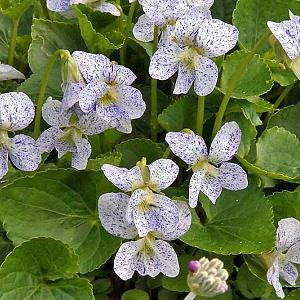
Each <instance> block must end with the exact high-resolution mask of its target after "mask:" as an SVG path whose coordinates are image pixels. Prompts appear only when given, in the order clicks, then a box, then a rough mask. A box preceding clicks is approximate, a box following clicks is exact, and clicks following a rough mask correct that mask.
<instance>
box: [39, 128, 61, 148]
mask: <svg viewBox="0 0 300 300" xmlns="http://www.w3.org/2000/svg"><path fill="white" fill-rule="evenodd" d="M63 134H64V132H63V131H62V130H61V129H59V128H57V127H50V128H48V129H46V130H45V131H44V132H42V133H41V135H40V136H39V138H38V140H37V141H36V144H37V146H38V147H39V149H40V152H41V153H45V152H47V153H50V152H51V151H52V150H53V149H54V148H55V143H56V141H57V139H58V137H59V136H61V135H63Z"/></svg>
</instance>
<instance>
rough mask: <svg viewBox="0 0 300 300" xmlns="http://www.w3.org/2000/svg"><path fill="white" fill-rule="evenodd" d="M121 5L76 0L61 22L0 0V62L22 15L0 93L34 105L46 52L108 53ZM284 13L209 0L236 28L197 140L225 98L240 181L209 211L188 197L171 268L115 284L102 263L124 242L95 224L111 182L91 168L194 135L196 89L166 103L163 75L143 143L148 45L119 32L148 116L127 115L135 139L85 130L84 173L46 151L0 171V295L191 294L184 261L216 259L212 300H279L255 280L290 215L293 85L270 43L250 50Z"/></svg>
mask: <svg viewBox="0 0 300 300" xmlns="http://www.w3.org/2000/svg"><path fill="white" fill-rule="evenodd" d="M122 4H123V5H122V7H123V10H124V11H125V14H124V15H122V17H119V18H115V17H113V16H111V15H109V14H103V13H100V12H96V11H93V10H92V9H91V8H89V7H86V6H83V5H78V6H76V7H74V8H73V10H74V13H75V16H76V18H75V19H72V20H69V19H65V18H63V17H62V16H60V15H58V14H55V13H51V14H50V16H49V12H47V11H46V10H45V3H44V1H32V0H18V1H12V0H0V8H1V13H0V60H1V61H6V59H7V56H8V48H9V41H10V39H11V36H12V34H13V31H12V23H13V22H12V20H14V19H20V25H19V30H18V36H17V40H16V43H17V44H16V48H15V53H14V61H15V63H14V66H15V67H17V69H18V70H20V71H22V72H23V73H24V74H26V77H27V79H26V80H25V81H24V82H22V83H18V82H16V81H9V82H6V83H1V84H0V92H1V93H4V92H7V91H22V92H25V93H26V94H27V95H29V96H30V98H31V99H32V100H33V101H36V100H37V98H38V94H39V90H40V86H41V80H42V78H43V75H44V72H45V68H46V66H47V63H48V59H49V57H50V56H51V55H52V54H53V53H54V52H55V51H56V50H58V49H66V50H69V51H70V52H72V51H75V50H83V51H89V52H93V53H102V54H105V55H108V56H109V57H110V58H111V59H112V60H116V61H118V60H119V51H118V50H119V49H120V48H121V47H122V45H123V43H124V41H125V38H126V37H125V35H124V34H125V32H126V12H127V11H128V2H127V1H124V3H122ZM258 8H259V9H258ZM289 9H290V10H292V11H293V12H294V13H295V14H298V15H299V14H300V5H299V2H297V1H296V0H289V1H285V0H276V1H269V0H238V1H237V3H236V1H235V0H223V1H220V0H219V1H216V3H215V4H214V6H213V8H212V10H213V13H214V14H215V16H217V17H219V18H220V19H222V20H224V21H228V22H230V21H231V20H232V22H233V24H234V25H235V26H236V27H237V28H238V29H239V31H240V36H239V45H238V47H237V48H236V49H235V50H234V51H233V52H232V53H231V54H230V55H228V56H227V57H226V58H224V59H223V60H221V59H220V60H218V62H217V63H218V66H219V69H220V70H222V72H221V74H222V75H220V80H219V84H218V88H217V89H216V90H215V91H214V92H213V93H212V94H211V95H210V96H208V97H207V101H206V102H207V107H206V111H205V126H204V138H205V139H207V140H208V139H209V138H210V135H211V131H212V125H213V121H214V119H215V113H216V112H217V111H218V107H219V105H220V103H221V99H222V97H223V96H224V95H226V94H227V93H229V92H230V93H231V100H230V102H229V105H228V107H227V110H226V115H225V119H226V121H231V120H234V121H236V122H237V123H238V124H239V126H240V128H241V130H242V143H241V146H240V148H239V151H238V156H237V160H238V161H239V163H240V164H241V165H242V166H243V167H244V168H245V169H246V170H247V171H248V174H249V178H250V184H249V187H248V188H247V189H245V190H242V191H238V192H231V191H224V192H223V193H222V195H221V197H220V198H219V199H218V202H217V204H215V205H213V204H212V203H211V202H210V201H209V200H208V199H207V198H206V197H204V196H203V195H201V196H200V201H201V204H202V206H201V207H200V205H199V207H198V208H197V209H196V210H193V211H192V217H193V218H192V226H191V228H190V230H189V231H188V233H187V234H186V235H184V236H183V237H182V239H181V241H177V242H174V243H172V246H173V247H174V248H175V249H176V251H177V254H178V255H179V261H180V265H181V272H180V275H179V276H178V277H176V278H166V277H162V276H159V277H157V278H154V279H153V278H143V277H138V276H135V277H134V278H133V279H132V280H130V281H128V282H125V283H124V282H121V281H120V279H118V278H117V277H116V275H115V274H114V273H113V271H112V260H111V259H112V258H113V255H114V253H115V252H116V250H117V249H118V247H119V246H120V244H121V242H122V241H121V239H119V238H116V237H113V236H111V235H110V234H108V233H107V232H106V231H105V230H104V229H103V228H102V227H101V224H100V222H99V218H98V212H97V201H98V198H99V196H100V195H102V194H104V193H107V192H113V191H115V190H116V189H115V187H113V186H112V184H111V183H110V182H108V180H107V179H106V178H105V177H104V175H103V173H102V172H101V171H100V168H101V166H102V165H103V164H105V163H109V164H113V165H116V166H122V167H128V168H129V167H133V166H134V165H135V163H136V162H137V161H139V160H140V159H141V158H142V157H146V158H147V161H148V162H149V163H150V162H152V161H154V160H156V159H159V158H161V157H162V156H163V155H164V151H165V150H166V144H165V143H164V136H165V133H166V132H168V131H180V130H182V129H184V128H190V129H192V130H196V111H197V99H196V97H195V96H194V95H193V93H190V94H188V95H186V96H181V97H176V98H174V97H173V96H170V95H169V93H170V90H172V88H171V86H170V84H172V82H161V83H159V88H160V90H159V92H158V98H159V116H158V121H159V124H160V131H159V142H156V141H152V140H151V139H150V131H149V124H150V109H149V107H150V98H149V95H150V86H149V76H148V68H147V65H148V63H149V56H150V55H151V54H152V45H151V43H141V42H138V41H137V40H135V39H134V37H133V35H132V34H130V36H129V39H128V41H127V42H128V49H127V66H128V67H130V68H131V69H132V70H134V72H135V73H136V74H137V75H138V80H137V85H138V88H139V89H140V90H141V91H142V92H143V96H144V100H145V101H146V103H147V104H148V110H147V112H146V114H145V115H144V116H143V117H142V118H141V119H139V120H137V121H134V123H133V127H134V131H133V133H132V134H131V135H129V136H125V135H123V134H121V133H118V132H117V131H115V130H108V131H106V132H105V133H103V134H101V135H99V136H96V137H91V138H90V143H91V144H92V148H93V153H92V156H91V159H90V160H89V163H88V167H87V170H86V171H75V170H71V169H67V166H69V161H70V158H69V157H68V156H65V157H64V158H63V159H61V160H59V162H57V159H56V157H54V156H50V157H47V159H46V161H45V163H44V164H43V165H42V166H41V167H40V169H39V170H37V171H36V172H34V173H32V174H29V175H28V173H27V174H24V172H21V171H16V170H15V169H13V168H12V167H10V170H9V173H8V174H7V175H6V177H5V178H4V179H3V181H2V182H1V191H0V220H1V223H2V226H0V262H1V263H2V265H1V268H0V299H8V300H9V299H44V300H48V299H49V300H50V299H84V300H89V299H98V300H100V299H101V300H104V299H109V297H115V298H120V297H121V299H123V300H126V299H128V300H129V299H131V300H134V299H141V300H143V299H150V298H151V299H160V300H167V299H182V298H183V295H185V292H188V291H189V290H188V287H187V284H186V276H187V272H188V271H187V262H188V261H189V260H191V259H198V258H200V257H202V256H207V257H209V258H212V257H218V258H220V259H221V260H223V261H224V262H225V267H226V268H227V270H228V272H229V273H230V281H229V283H230V286H231V289H230V290H229V291H228V292H227V293H225V294H224V295H221V296H217V297H215V298H212V299H215V300H217V299H218V300H227V299H228V300H231V299H255V298H260V299H263V300H268V299H270V300H273V299H278V298H277V296H276V295H275V293H274V291H273V288H272V287H271V286H270V285H268V283H267V281H266V269H267V265H266V260H265V254H267V253H269V252H270V251H272V249H273V247H274V240H275V226H277V222H278V220H280V219H282V218H286V217H294V218H298V219H299V218H300V190H299V189H298V188H297V187H298V184H299V183H300V143H299V139H300V127H299V121H298V120H299V118H298V116H299V115H298V114H299V113H300V105H299V104H297V102H298V99H297V97H298V96H297V95H298V93H299V92H300V88H299V86H297V85H296V82H297V78H296V77H295V76H294V74H293V73H292V71H290V70H289V68H288V67H287V66H286V64H285V60H284V58H283V50H282V49H281V48H279V46H278V45H277V44H276V43H275V41H274V40H272V38H271V37H269V38H268V39H265V40H264V41H263V43H264V44H263V45H261V47H260V48H259V50H258V49H257V47H256V46H255V45H257V44H259V39H260V38H261V36H263V35H265V34H266V33H267V32H268V28H267V25H266V23H267V21H268V20H272V21H282V20H284V19H287V14H288V10H289ZM139 13H140V12H139V11H136V15H135V17H137V16H138V15H139ZM242 68H244V69H245V70H244V71H243V74H242V75H241V78H240V80H239V81H238V82H237V84H236V85H235V86H234V87H233V85H232V82H234V81H235V78H236V75H237V73H238V72H239V71H240V70H241V69H242ZM59 74H60V62H59V60H57V61H56V62H55V64H54V68H53V71H52V73H51V75H50V80H49V84H48V87H47V90H46V96H52V97H53V98H56V99H60V98H61V97H62V92H61V78H60V75H59ZM232 87H233V89H232ZM282 94H286V97H285V99H284V102H283V104H281V105H282V108H280V109H278V107H277V105H276V100H277V99H278V98H279V97H281V96H280V95H282ZM174 159H175V158H174ZM177 162H178V163H179V164H182V162H180V161H177ZM188 176H189V174H188V173H184V172H182V173H181V174H180V176H179V179H178V180H177V182H176V186H173V187H171V188H169V189H168V190H167V191H166V194H167V195H168V196H169V197H172V198H173V199H176V198H181V199H184V198H187V190H188V188H187V182H188ZM1 223H0V224H1ZM298 286H299V287H300V281H298V283H297V285H296V287H298ZM288 292H289V293H288ZM297 298H298V299H299V298H300V289H297V288H296V289H288V290H287V297H286V299H288V300H293V299H297ZM201 299H202V298H201Z"/></svg>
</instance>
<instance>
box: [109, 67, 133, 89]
mask: <svg viewBox="0 0 300 300" xmlns="http://www.w3.org/2000/svg"><path fill="white" fill-rule="evenodd" d="M113 68H114V72H115V74H116V77H115V80H114V82H115V83H117V84H125V85H131V84H132V83H133V82H134V81H135V80H136V78H137V77H136V75H135V74H134V73H133V72H132V71H131V70H130V69H128V68H126V67H124V66H122V65H113Z"/></svg>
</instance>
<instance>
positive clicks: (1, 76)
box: [0, 63, 25, 81]
mask: <svg viewBox="0 0 300 300" xmlns="http://www.w3.org/2000/svg"><path fill="white" fill-rule="evenodd" d="M12 79H25V76H24V74H23V73H21V72H20V71H18V70H17V69H15V68H14V67H12V66H10V65H4V64H1V63H0V81H3V80H12Z"/></svg>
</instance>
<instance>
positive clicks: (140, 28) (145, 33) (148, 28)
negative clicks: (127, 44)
mask: <svg viewBox="0 0 300 300" xmlns="http://www.w3.org/2000/svg"><path fill="white" fill-rule="evenodd" d="M154 27H155V25H154V23H153V22H152V21H151V19H149V18H148V17H147V16H146V15H145V14H144V15H141V16H140V17H139V18H138V20H137V22H136V24H135V25H134V27H133V35H134V37H135V38H136V39H137V40H139V41H142V42H145V43H147V42H152V41H153V39H154Z"/></svg>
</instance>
